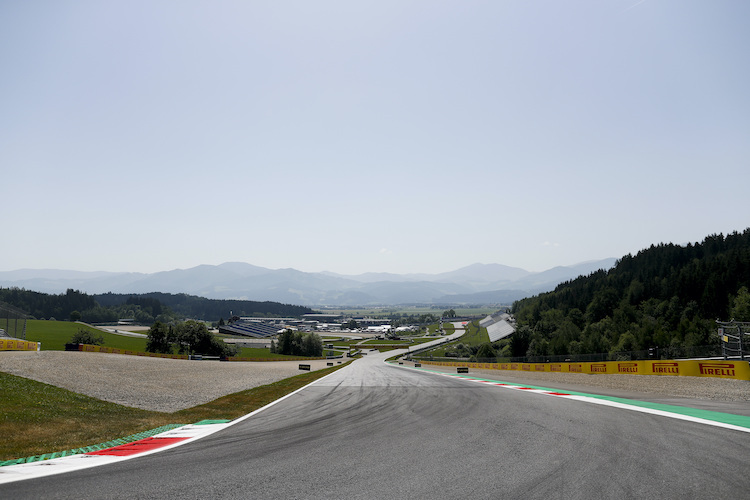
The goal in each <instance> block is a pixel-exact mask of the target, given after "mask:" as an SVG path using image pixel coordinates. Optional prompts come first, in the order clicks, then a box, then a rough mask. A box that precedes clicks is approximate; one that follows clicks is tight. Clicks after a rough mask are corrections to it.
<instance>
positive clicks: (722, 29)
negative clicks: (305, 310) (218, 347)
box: [0, 0, 750, 274]
mask: <svg viewBox="0 0 750 500" xmlns="http://www.w3.org/2000/svg"><path fill="white" fill-rule="evenodd" d="M748 19H750V2H746V1H744V0H738V1H722V0H716V1H711V2H706V1H691V0H645V1H639V0H586V1H584V0H580V1H576V0H565V1H557V0H548V1H541V0H538V1H535V0H495V1H460V2H459V1H451V2H445V1H429V2H427V1H424V2H409V1H401V0H399V1H377V2H375V1H373V2H367V1H358V2H345V1H316V2H309V1H285V2H278V1H275V2H246V1H236V2H230V1H212V2H208V1H205V2H190V1H180V2H177V1H158V0H149V1H135V2H133V1H128V2H117V1H111V2H94V1H87V2H83V1H77V2H72V1H69V2H66V1H60V2H56V1H54V2H53V1H49V2H25V1H7V2H3V3H2V4H0V68H2V75H3V76H2V78H0V172H2V176H1V178H0V186H2V189H0V201H2V206H3V212H4V217H3V234H5V235H6V239H5V241H4V244H3V245H1V246H0V270H13V269H20V268H59V269H75V270H83V271H94V270H106V271H135V272H156V271H162V270H170V269H175V268H187V267H192V266H195V265H199V264H220V263H222V262H227V261H241V262H248V263H251V264H255V265H259V266H264V267H270V268H274V269H275V268H285V267H293V268H296V269H300V270H303V271H323V270H328V271H334V272H339V273H346V274H354V273H361V272H368V271H384V272H395V273H407V272H443V271H449V270H453V269H457V268H459V267H463V266H466V265H469V264H472V263H475V262H483V263H500V264H505V265H510V266H516V267H521V268H524V269H527V270H530V271H542V270H545V269H548V268H551V267H554V266H557V265H569V264H574V263H578V262H582V261H587V260H594V259H603V258H607V257H620V256H622V255H624V254H626V253H635V252H637V251H639V250H640V249H642V248H645V247H648V246H649V245H651V244H652V243H660V242H673V243H679V244H681V243H686V242H695V241H700V240H702V239H703V238H704V237H705V236H707V235H709V234H714V233H725V234H726V233H727V232H731V231H735V230H737V231H741V230H743V229H745V228H746V227H748V226H750V217H749V215H750V203H749V202H748V200H747V198H748V196H747V186H748V181H750V92H748V90H747V89H748V85H750V58H748V56H747V51H748V48H749V47H750V30H748V29H747V20H748Z"/></svg>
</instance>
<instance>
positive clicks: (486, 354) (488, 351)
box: [476, 342, 497, 359]
mask: <svg viewBox="0 0 750 500" xmlns="http://www.w3.org/2000/svg"><path fill="white" fill-rule="evenodd" d="M496 357H497V353H496V352H495V349H494V348H493V347H492V344H490V343H489V342H485V343H484V344H482V345H481V346H479V350H478V351H477V354H476V358H477V359H495V358H496Z"/></svg>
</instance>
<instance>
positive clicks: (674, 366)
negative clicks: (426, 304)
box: [422, 360, 750, 380]
mask: <svg viewBox="0 0 750 500" xmlns="http://www.w3.org/2000/svg"><path fill="white" fill-rule="evenodd" d="M422 363H424V364H436V365H444V366H468V367H469V368H475V369H484V370H517V371H525V372H558V373H585V374H589V375H608V374H623V375H666V376H686V377H714V378H734V379H740V380H750V363H748V362H747V361H734V360H730V361H724V360H688V361H676V360H658V361H651V360H649V361H602V362H598V363H597V362H586V363H567V362H566V363H462V362H460V361H449V362H438V361H422Z"/></svg>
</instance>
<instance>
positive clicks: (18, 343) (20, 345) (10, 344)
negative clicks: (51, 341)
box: [0, 339, 39, 351]
mask: <svg viewBox="0 0 750 500" xmlns="http://www.w3.org/2000/svg"><path fill="white" fill-rule="evenodd" d="M38 348H39V347H38V344H37V343H36V342H29V341H27V340H17V339H0V351H36V350H37V349H38Z"/></svg>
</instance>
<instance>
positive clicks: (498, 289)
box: [0, 258, 616, 307]
mask: <svg viewBox="0 0 750 500" xmlns="http://www.w3.org/2000/svg"><path fill="white" fill-rule="evenodd" d="M615 262H616V259H614V258H610V259H604V260H599V261H591V262H584V263H581V264H576V265H572V266H560V267H554V268H552V269H549V270H547V271H544V272H540V273H532V272H529V271H525V270H523V269H519V268H517V267H509V266H504V265H501V264H472V265H470V266H467V267H463V268H461V269H457V270H455V271H450V272H446V273H440V274H388V273H365V274H359V275H342V274H336V273H330V272H322V273H305V272H302V271H297V270H296V269H267V268H264V267H258V266H253V265H251V264H245V263H241V262H227V263H224V264H221V265H218V266H210V265H201V266H197V267H193V268H190V269H175V270H173V271H163V272H158V273H152V274H142V273H111V272H81V271H63V270H57V269H19V270H16V271H1V272H0V286H1V287H5V288H9V287H18V288H25V289H27V290H34V291H38V292H45V293H55V294H57V293H63V292H65V291H66V290H67V289H69V288H72V289H75V290H80V291H82V292H86V293H89V294H101V293H107V292H113V293H148V292H165V293H186V294H190V295H198V296H201V297H206V298H210V299H244V300H255V301H266V300H268V301H275V302H282V303H286V304H297V305H305V306H317V307H320V306H365V305H397V304H446V305H450V304H456V305H459V304H480V305H482V304H504V305H508V304H511V303H512V302H513V301H514V300H518V299H521V298H524V297H528V296H531V295H535V294H538V293H542V292H546V291H549V290H552V289H554V288H555V286H557V285H558V284H559V283H561V282H563V281H568V280H570V279H573V278H577V277H578V276H581V275H588V274H590V273H592V272H594V271H597V270H599V269H605V270H607V269H610V268H611V267H612V266H614V264H615Z"/></svg>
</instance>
